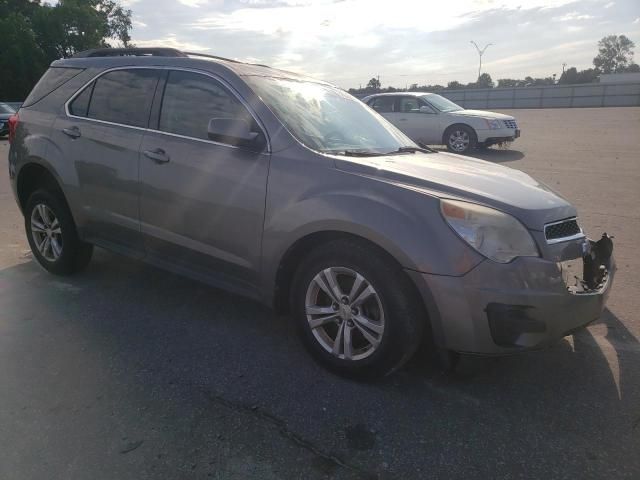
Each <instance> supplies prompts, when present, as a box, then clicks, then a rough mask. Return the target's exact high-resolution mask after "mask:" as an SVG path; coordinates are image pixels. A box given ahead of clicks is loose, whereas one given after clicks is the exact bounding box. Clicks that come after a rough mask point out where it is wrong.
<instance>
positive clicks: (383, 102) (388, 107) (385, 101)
mask: <svg viewBox="0 0 640 480" xmlns="http://www.w3.org/2000/svg"><path fill="white" fill-rule="evenodd" d="M394 102H395V97H376V98H374V99H373V100H371V101H370V102H369V106H370V107H371V108H373V109H374V110H375V111H376V112H380V113H384V112H393V103H394Z"/></svg>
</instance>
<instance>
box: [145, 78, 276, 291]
mask: <svg viewBox="0 0 640 480" xmlns="http://www.w3.org/2000/svg"><path fill="white" fill-rule="evenodd" d="M162 83H164V86H163V87H162V91H161V90H160V89H159V90H158V95H157V96H156V101H155V102H154V108H153V111H154V113H153V114H152V130H149V131H148V132H147V133H146V134H145V137H144V140H143V143H142V147H141V159H140V185H141V197H140V216H141V228H142V232H143V234H144V237H145V245H146V248H147V251H148V255H149V256H150V257H151V259H152V260H154V261H155V262H156V263H160V264H163V265H164V266H166V267H169V268H172V269H174V270H176V269H177V270H185V269H186V270H187V271H188V272H187V273H189V274H191V275H193V276H196V277H203V280H205V281H208V282H210V283H215V284H220V285H222V286H224V287H226V288H230V289H235V290H238V291H242V292H243V293H249V294H251V293H252V290H253V289H254V288H255V285H256V282H257V273H258V271H259V265H260V247H261V242H262V227H263V222H264V208H265V207H264V206H265V198H266V188H267V174H268V171H269V159H270V156H269V154H268V152H266V151H264V152H258V151H255V150H252V149H250V148H244V147H239V146H234V145H232V144H226V143H221V142H215V141H212V140H210V139H209V137H208V125H209V121H210V120H211V119H212V118H242V119H245V120H246V121H247V122H249V123H251V124H252V130H254V131H262V132H263V133H264V131H263V130H262V129H261V127H260V126H259V125H258V122H257V120H256V117H255V116H254V115H252V113H250V112H249V110H248V109H247V107H246V106H245V104H244V103H243V102H242V101H241V99H240V97H239V96H238V95H237V94H236V93H235V92H234V91H233V90H232V88H231V87H230V86H229V85H227V84H226V83H224V82H223V81H221V80H220V79H218V78H215V77H212V76H210V75H209V74H204V73H199V72H194V71H187V70H170V71H168V72H167V77H166V79H164V80H162Z"/></svg>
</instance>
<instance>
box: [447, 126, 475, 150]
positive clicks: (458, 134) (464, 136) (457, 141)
mask: <svg viewBox="0 0 640 480" xmlns="http://www.w3.org/2000/svg"><path fill="white" fill-rule="evenodd" d="M469 141H470V138H469V134H468V133H467V132H465V131H464V130H454V131H452V132H451V133H450V134H449V147H451V150H453V151H455V152H464V151H465V150H467V149H468V148H469Z"/></svg>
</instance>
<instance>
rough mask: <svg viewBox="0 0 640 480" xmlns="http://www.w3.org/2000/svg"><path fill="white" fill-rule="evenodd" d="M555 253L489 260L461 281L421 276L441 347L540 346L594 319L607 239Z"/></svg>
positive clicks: (487, 350)
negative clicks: (543, 255)
mask: <svg viewBox="0 0 640 480" xmlns="http://www.w3.org/2000/svg"><path fill="white" fill-rule="evenodd" d="M554 248H555V249H556V250H555V254H554V255H549V256H548V258H534V257H520V258H517V259H516V260H514V261H513V262H511V263H508V264H499V263H495V262H491V261H489V260H486V261H484V262H482V263H480V264H479V265H478V266H477V267H476V268H474V269H473V270H472V271H470V272H469V273H467V274H466V275H464V276H462V277H449V276H438V275H430V274H418V275H419V276H420V277H421V278H420V279H417V278H416V280H421V282H419V284H420V283H421V284H422V285H423V286H424V287H425V288H424V289H423V294H425V293H426V292H428V293H426V295H424V296H425V300H426V303H427V306H428V308H429V313H430V316H431V322H432V327H433V330H434V332H433V333H434V336H435V339H436V342H437V344H438V346H439V347H442V348H446V349H450V350H455V351H459V352H468V353H477V354H509V353H515V352H519V351H525V350H532V349H538V348H542V347H545V346H547V345H549V344H551V343H553V342H555V341H557V340H559V339H560V338H562V337H564V336H566V335H569V334H571V333H572V332H574V331H575V330H577V329H580V328H582V327H584V326H586V325H587V324H589V323H591V322H592V321H594V320H596V319H597V318H598V317H599V316H600V314H601V313H602V311H603V309H604V307H605V303H606V300H607V297H608V295H609V292H610V290H611V286H612V283H613V278H614V275H615V270H616V267H615V261H614V258H613V255H612V250H613V244H612V242H611V237H609V236H608V235H606V234H604V235H603V237H602V238H601V239H600V240H598V241H597V242H596V241H592V240H587V239H585V238H581V239H576V240H574V241H572V242H565V243H564V244H559V245H558V246H556V247H554ZM418 275H416V276H418Z"/></svg>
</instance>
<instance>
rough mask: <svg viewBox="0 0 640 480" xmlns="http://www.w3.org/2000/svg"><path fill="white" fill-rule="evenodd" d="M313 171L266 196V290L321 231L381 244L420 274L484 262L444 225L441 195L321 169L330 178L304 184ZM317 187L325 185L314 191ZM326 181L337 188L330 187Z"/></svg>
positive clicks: (467, 267) (457, 272) (452, 272)
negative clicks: (289, 257) (291, 255)
mask: <svg viewBox="0 0 640 480" xmlns="http://www.w3.org/2000/svg"><path fill="white" fill-rule="evenodd" d="M309 173H310V174H308V175H305V176H304V177H302V178H299V179H298V180H299V182H298V183H295V182H293V183H291V184H290V185H288V186H289V187H290V188H289V189H288V190H286V195H283V192H282V191H281V189H278V193H277V194H276V193H270V194H269V195H268V199H267V211H266V216H265V226H264V234H263V242H262V258H263V265H262V267H263V268H262V274H263V279H264V283H265V287H266V290H267V292H268V291H272V289H273V287H274V286H275V279H276V274H277V270H278V266H279V265H280V262H281V261H282V258H283V256H284V255H285V253H286V252H287V250H288V249H289V248H290V247H291V246H292V245H294V244H295V243H296V242H297V241H298V240H300V239H302V238H304V237H306V236H308V235H311V234H314V233H319V232H327V231H334V232H342V233H348V234H352V235H356V236H359V237H362V238H364V239H366V240H368V241H370V242H372V243H374V244H376V245H378V246H379V247H381V248H383V249H384V250H385V251H387V252H388V253H389V254H390V255H392V256H393V257H394V258H395V259H396V260H397V261H398V262H399V263H400V264H401V265H402V266H403V267H404V268H406V269H409V270H414V271H418V272H424V273H431V274H437V275H453V276H460V275H463V274H465V273H467V272H468V271H469V270H471V269H472V268H473V267H475V266H476V265H477V264H478V263H480V262H481V261H482V257H481V256H480V255H479V254H477V253H476V252H475V251H473V250H472V249H471V248H470V247H469V246H468V245H466V244H465V243H464V242H463V241H462V240H460V239H459V238H458V236H457V235H455V234H454V233H453V231H452V230H451V229H450V228H449V227H448V226H447V225H446V223H445V222H444V220H443V219H442V216H441V214H440V203H439V200H438V199H437V198H435V197H432V196H430V195H426V194H424V193H422V192H418V191H415V190H412V189H408V188H404V187H402V186H399V185H397V184H389V183H386V182H383V181H379V180H377V179H374V178H369V177H365V176H361V175H357V174H353V173H347V172H344V171H340V170H337V169H325V171H318V172H317V175H325V176H328V177H329V178H326V179H325V180H326V181H322V182H313V183H311V182H310V184H309V185H306V182H307V180H306V179H307V178H316V179H317V178H318V177H317V176H316V175H313V173H311V172H309ZM278 175H279V174H278V172H274V171H272V175H271V177H270V190H271V188H272V184H273V182H276V183H278V182H279V180H280V179H279V178H278ZM300 180H302V182H300ZM312 185H313V186H312ZM316 185H323V186H325V188H324V189H323V188H318V189H315V186H316ZM326 185H332V186H333V188H331V189H330V190H328V189H326ZM305 187H307V188H305Z"/></svg>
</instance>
